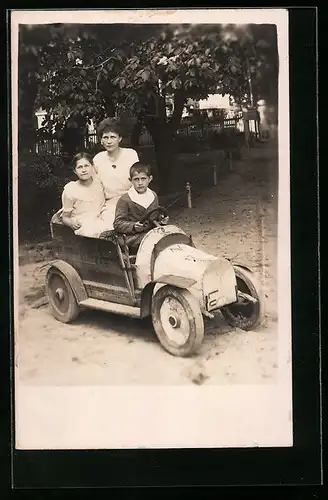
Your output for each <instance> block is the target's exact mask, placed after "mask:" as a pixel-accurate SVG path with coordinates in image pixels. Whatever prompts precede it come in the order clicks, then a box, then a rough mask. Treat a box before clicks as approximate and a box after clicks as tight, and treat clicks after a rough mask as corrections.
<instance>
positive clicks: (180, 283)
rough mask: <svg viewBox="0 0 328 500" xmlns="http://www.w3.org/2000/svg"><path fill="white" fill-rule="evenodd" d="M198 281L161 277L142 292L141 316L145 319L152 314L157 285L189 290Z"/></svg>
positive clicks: (168, 275) (168, 276)
mask: <svg viewBox="0 0 328 500" xmlns="http://www.w3.org/2000/svg"><path fill="white" fill-rule="evenodd" d="M195 283H196V281H195V280H194V279H190V278H184V277H182V276H173V275H170V274H166V275H163V276H160V277H159V278H158V279H156V280H154V281H152V282H150V283H148V285H146V286H145V288H144V289H143V291H142V294H141V302H140V316H141V318H145V317H146V316H149V315H150V314H151V302H152V296H153V293H154V288H155V286H156V285H172V286H175V287H177V288H182V289H187V288H189V287H191V286H192V285H194V284H195Z"/></svg>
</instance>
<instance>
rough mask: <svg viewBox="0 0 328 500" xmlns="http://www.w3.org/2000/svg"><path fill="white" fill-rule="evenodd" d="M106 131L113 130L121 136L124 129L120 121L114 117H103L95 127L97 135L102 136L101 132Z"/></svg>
mask: <svg viewBox="0 0 328 500" xmlns="http://www.w3.org/2000/svg"><path fill="white" fill-rule="evenodd" d="M107 132H114V133H115V134H117V135H119V136H120V137H123V135H124V130H123V125H122V123H121V122H120V121H119V120H117V119H116V118H105V119H104V120H102V121H101V122H100V123H99V125H98V127H97V134H98V137H100V138H102V136H103V134H105V133H107Z"/></svg>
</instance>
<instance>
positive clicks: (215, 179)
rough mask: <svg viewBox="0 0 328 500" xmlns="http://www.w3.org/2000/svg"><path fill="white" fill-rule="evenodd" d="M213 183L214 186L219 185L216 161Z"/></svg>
mask: <svg viewBox="0 0 328 500" xmlns="http://www.w3.org/2000/svg"><path fill="white" fill-rule="evenodd" d="M213 184H214V186H217V185H218V179H217V171H216V164H215V163H214V165H213Z"/></svg>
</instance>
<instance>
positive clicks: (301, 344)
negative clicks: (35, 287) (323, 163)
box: [0, 7, 323, 497]
mask: <svg viewBox="0 0 328 500" xmlns="http://www.w3.org/2000/svg"><path fill="white" fill-rule="evenodd" d="M40 8H41V7H40ZM198 8H201V7H198ZM218 8H221V7H218ZM230 8H231V7H230ZM288 10H289V52H290V57H289V66H290V79H289V86H290V146H291V155H290V169H291V252H292V331H293V333H292V352H293V413H294V417H293V426H294V446H293V447H291V448H267V449H265V448H255V449H249V448H247V449H186V450H97V451H92V450H86V451H75V450H71V451H67V450H65V451H64V450H63V451H22V450H16V449H14V439H13V437H14V422H13V410H14V405H13V392H12V391H13V387H12V384H11V382H10V377H12V368H13V367H12V365H11V364H12V362H13V360H12V359H11V360H10V362H8V359H7V358H8V352H9V350H10V349H12V348H13V331H12V328H13V318H12V317H11V315H10V314H9V317H10V319H9V327H10V329H11V334H10V335H8V338H5V339H4V338H1V344H2V346H1V350H0V352H1V354H2V357H3V358H5V359H4V360H2V363H1V364H0V366H1V370H2V372H3V375H4V377H2V378H1V380H2V381H5V384H4V389H5V390H4V398H3V399H2V400H1V403H0V404H1V409H2V410H4V411H3V412H2V414H4V415H5V417H6V418H5V419H4V420H2V422H1V424H2V426H1V431H4V432H3V433H1V441H2V442H3V443H4V445H5V446H4V449H5V453H4V454H2V458H3V459H4V460H3V461H4V466H3V468H2V470H3V471H10V476H11V485H10V487H11V488H14V489H17V490H22V489H29V490H33V491H35V490H38V489H46V490H48V489H49V490H52V489H57V488H61V489H62V488H64V489H66V488H70V489H71V488H73V489H75V488H79V489H80V488H87V489H88V490H90V489H103V488H115V489H116V488H127V487H129V488H131V487H133V488H139V487H142V488H143V487H147V488H148V489H149V488H151V489H152V487H154V488H155V487H156V488H159V487H160V488H165V487H170V488H172V487H174V486H176V487H179V488H181V487H189V488H192V489H196V494H197V490H198V488H199V487H207V488H209V487H211V486H225V487H227V488H224V495H225V496H226V495H227V490H229V487H230V490H231V487H242V488H243V489H245V488H246V487H247V488H248V491H250V490H253V488H254V487H258V486H269V485H271V486H279V485H281V486H282V485H284V486H298V487H300V486H319V485H320V484H321V483H322V480H323V470H322V466H323V464H322V422H323V421H322V387H321V385H320V380H321V366H322V358H321V356H322V353H321V350H320V349H321V341H320V314H319V309H320V297H319V260H318V259H319V255H318V251H319V248H318V181H319V178H318V144H317V139H318V137H317V134H318V123H317V120H318V116H317V14H318V13H317V8H316V7H299V8H298V7H291V8H289V9H288ZM8 21H9V32H8V25H7V34H8V38H7V42H8V40H9V39H10V16H9V19H8ZM8 57H9V53H8ZM7 66H8V68H9V67H10V66H9V60H8V59H7ZM8 73H9V70H8ZM7 92H9V96H10V83H9V86H8V88H7ZM305 96H306V98H305ZM7 106H8V109H7V113H8V115H9V116H10V98H8V103H7ZM9 124H10V122H8V124H7V128H8V130H7V137H8V136H9V137H10V133H11V130H10V126H9ZM8 134H9V135H8ZM8 149H9V150H8V160H9V175H8V185H9V191H8V195H9V196H8V198H9V199H8V202H9V214H12V200H11V188H12V186H11V156H10V153H11V151H10V147H9V148H8ZM8 222H9V234H11V235H12V228H11V222H12V221H11V215H9V220H8ZM11 241H12V240H11ZM11 257H12V249H11V248H9V269H11V272H12V259H11ZM10 275H11V276H12V274H11V273H10ZM12 293H13V290H12V279H11V280H9V294H8V297H9V302H8V306H9V307H8V309H9V313H10V310H11V308H12V306H13V297H12ZM5 305H6V304H5ZM9 373H11V375H10V377H9ZM3 424H4V425H3ZM247 488H246V489H247ZM249 488H250V490H249ZM232 489H234V488H232ZM90 493H91V492H90ZM167 493H168V494H170V492H167ZM182 493H183V492H182ZM222 493H223V491H222ZM278 494H279V492H278ZM153 495H154V496H155V497H157V493H156V491H155V493H153ZM260 495H261V493H260ZM182 496H183V495H182ZM197 496H200V497H202V496H203V492H201V491H199V490H198V495H197ZM32 497H33V495H32ZM151 497H152V495H151Z"/></svg>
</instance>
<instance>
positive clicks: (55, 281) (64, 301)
mask: <svg viewBox="0 0 328 500" xmlns="http://www.w3.org/2000/svg"><path fill="white" fill-rule="evenodd" d="M46 293H47V296H48V300H49V305H50V308H51V312H52V314H53V316H54V317H55V318H56V319H58V320H59V321H61V322H62V323H69V322H71V321H73V320H74V319H76V318H77V316H78V315H79V312H80V308H79V305H78V303H77V301H76V298H75V296H74V293H73V291H72V288H71V285H70V284H69V281H68V279H67V278H66V276H65V275H64V274H63V273H62V272H60V271H59V269H56V268H55V267H51V268H50V269H49V270H48V273H47V278H46Z"/></svg>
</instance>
